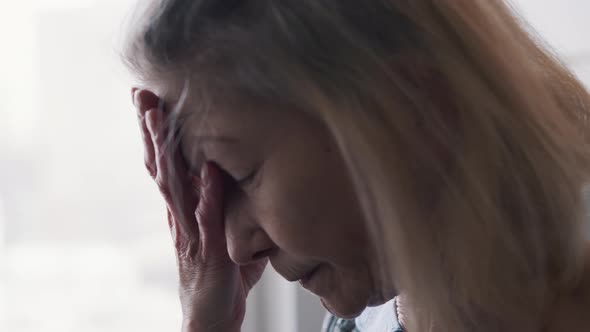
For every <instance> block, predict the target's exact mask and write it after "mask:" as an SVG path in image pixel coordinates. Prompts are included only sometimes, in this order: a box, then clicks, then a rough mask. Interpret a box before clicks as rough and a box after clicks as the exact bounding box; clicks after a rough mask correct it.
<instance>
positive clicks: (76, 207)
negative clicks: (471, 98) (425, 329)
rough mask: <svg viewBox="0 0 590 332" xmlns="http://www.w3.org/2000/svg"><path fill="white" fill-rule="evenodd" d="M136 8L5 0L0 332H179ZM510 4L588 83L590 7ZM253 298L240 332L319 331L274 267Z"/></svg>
mask: <svg viewBox="0 0 590 332" xmlns="http://www.w3.org/2000/svg"><path fill="white" fill-rule="evenodd" d="M132 2H133V1H131V0H100V1H98V0H0V45H1V46H0V50H1V51H0V331H7V332H28V331H45V332H53V331H55V332H58V331H59V332H69V331H84V332H92V331H121V332H123V331H125V332H127V331H144V332H151V331H179V330H180V318H181V316H180V308H179V304H178V299H177V296H176V294H177V292H176V274H175V272H176V270H175V265H174V264H175V263H174V262H175V261H174V255H173V251H172V246H171V241H170V238H169V233H168V230H167V225H166V222H165V218H164V216H165V214H164V207H163V204H162V201H161V199H160V197H159V194H158V192H157V190H156V188H155V186H154V185H152V183H151V180H150V179H149V177H148V175H147V172H146V171H144V168H143V152H142V146H141V142H140V139H139V132H138V129H137V125H136V119H135V114H134V110H133V108H132V105H131V98H130V92H129V91H130V85H131V82H132V80H131V78H130V77H129V76H128V74H127V72H126V71H125V69H124V68H123V66H122V65H121V64H120V61H119V57H118V54H117V49H118V47H119V43H120V41H121V39H122V34H123V31H124V27H125V26H124V24H123V22H124V21H125V19H126V17H128V16H129V14H130V8H131V5H132ZM516 5H517V6H518V7H519V8H520V10H521V11H522V13H523V14H524V15H525V17H526V18H528V19H529V20H530V22H531V23H532V25H533V26H534V27H535V28H536V29H537V31H538V32H539V33H540V34H541V35H542V36H544V37H545V38H546V39H547V40H548V42H549V43H550V45H552V46H553V48H554V49H555V50H556V51H557V53H558V54H560V55H561V56H562V57H563V59H564V60H565V61H566V63H568V64H569V65H570V66H571V68H572V69H573V70H574V71H575V72H576V73H577V74H578V75H579V77H580V78H581V79H582V80H584V82H585V83H586V84H587V86H590V38H588V36H587V33H588V31H590V20H588V18H587V14H588V13H590V1H588V0H519V1H516ZM249 301H250V302H249V307H248V313H247V319H246V323H245V325H244V328H243V331H245V332H255V331H256V332H266V331H268V332H270V331H286V332H294V331H319V329H320V326H321V319H322V317H323V315H324V312H323V309H322V307H321V306H320V305H319V302H318V301H317V300H316V299H315V298H314V297H313V296H311V295H309V294H307V293H306V292H304V291H302V290H301V289H299V287H298V285H296V284H290V283H287V282H285V281H282V280H280V279H279V278H278V277H277V276H276V275H275V274H274V273H273V272H272V271H270V270H269V271H267V273H266V274H265V276H264V279H263V281H262V283H261V284H260V285H259V286H257V288H256V290H255V291H254V293H253V294H252V296H251V298H250V299H249ZM279 326H281V327H279ZM285 326H289V328H285Z"/></svg>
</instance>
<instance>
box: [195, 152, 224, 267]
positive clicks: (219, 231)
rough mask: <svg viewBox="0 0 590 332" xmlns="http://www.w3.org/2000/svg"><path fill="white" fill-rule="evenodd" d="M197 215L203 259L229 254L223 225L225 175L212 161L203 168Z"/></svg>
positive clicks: (205, 260) (208, 259) (207, 259)
mask: <svg viewBox="0 0 590 332" xmlns="http://www.w3.org/2000/svg"><path fill="white" fill-rule="evenodd" d="M195 215H196V219H197V223H198V225H199V230H200V232H199V233H200V236H199V237H200V239H199V240H200V243H201V258H202V259H203V261H204V262H207V261H210V260H211V259H215V258H216V257H225V256H227V255H228V254H227V248H226V242H225V232H224V225H223V222H224V221H223V219H224V218H223V175H222V174H221V172H220V170H219V169H218V168H217V166H216V165H215V164H213V163H211V162H207V163H205V164H204V165H203V167H202V169H201V179H200V197H199V204H198V205H197V210H196V213H195Z"/></svg>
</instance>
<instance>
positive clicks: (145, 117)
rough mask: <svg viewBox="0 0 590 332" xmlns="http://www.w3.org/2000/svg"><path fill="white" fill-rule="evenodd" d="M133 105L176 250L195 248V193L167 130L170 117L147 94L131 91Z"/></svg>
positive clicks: (154, 97)
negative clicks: (191, 246) (166, 213)
mask: <svg viewBox="0 0 590 332" xmlns="http://www.w3.org/2000/svg"><path fill="white" fill-rule="evenodd" d="M132 93H133V98H134V99H133V100H134V105H135V107H136V108H137V118H138V121H139V124H140V129H141V133H142V137H143V142H144V146H145V165H146V168H147V169H148V171H149V173H150V175H151V176H152V178H153V179H154V181H155V182H156V184H157V186H158V188H159V190H160V192H161V193H162V196H163V197H164V200H165V201H166V205H167V207H168V213H169V216H168V222H169V226H170V230H171V233H172V237H173V239H174V241H175V245H176V246H177V248H181V247H186V246H187V245H188V243H192V242H194V243H195V244H198V236H199V234H198V228H197V223H196V220H195V216H194V211H195V208H196V206H197V202H198V193H197V192H196V191H195V188H193V184H192V182H191V181H190V174H189V172H188V170H187V167H186V165H185V161H184V158H182V154H181V151H180V149H179V146H178V145H179V141H178V137H175V135H174V128H171V127H170V126H171V120H170V119H169V117H170V114H169V113H168V112H166V110H165V109H164V105H163V103H162V101H161V99H160V98H158V96H156V95H155V94H154V93H152V92H150V91H148V90H140V89H133V90H132Z"/></svg>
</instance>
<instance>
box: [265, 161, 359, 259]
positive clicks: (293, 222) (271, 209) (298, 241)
mask: <svg viewBox="0 0 590 332" xmlns="http://www.w3.org/2000/svg"><path fill="white" fill-rule="evenodd" d="M308 166H309V165H308ZM283 169H284V168H283ZM333 169H334V168H332V170H333ZM301 170H307V172H305V173H303V172H300V173H298V172H290V174H289V175H286V174H285V175H283V176H280V175H279V174H277V175H276V176H274V177H273V178H272V180H271V179H270V178H267V179H269V180H268V181H266V182H265V183H263V184H261V186H260V187H259V188H258V192H257V194H256V196H255V201H256V211H257V213H256V214H257V216H258V217H259V222H260V223H261V226H262V227H263V228H264V230H265V231H266V232H267V234H268V235H269V237H271V239H273V242H274V243H276V244H277V246H279V247H280V248H281V249H283V250H285V251H288V252H291V253H293V254H297V255H301V256H307V257H316V258H322V257H324V258H326V257H330V258H331V259H338V258H337V256H340V255H344V256H348V255H351V254H354V253H350V251H354V252H358V250H356V249H358V248H359V246H364V245H365V244H366V235H365V231H364V226H363V222H362V217H361V214H360V209H359V208H358V204H357V203H356V199H355V198H354V194H353V193H352V190H351V189H350V188H348V187H347V186H345V185H344V184H345V183H346V182H345V181H344V180H343V176H338V174H337V173H335V172H328V171H323V169H322V168H319V167H316V168H315V169H313V171H312V170H310V169H309V168H305V169H303V168H302V169H301ZM267 176H271V174H267ZM364 247H366V246H364ZM354 248H356V249H355V250H353V249H354ZM349 258H350V257H341V259H342V260H347V259H349Z"/></svg>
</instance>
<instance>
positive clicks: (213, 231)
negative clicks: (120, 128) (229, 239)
mask: <svg viewBox="0 0 590 332" xmlns="http://www.w3.org/2000/svg"><path fill="white" fill-rule="evenodd" d="M132 93H133V100H134V104H135V107H136V108H137V112H138V113H137V114H138V120H139V125H140V128H141V133H142V137H143V143H144V146H145V165H146V167H147V169H148V171H149V173H150V175H151V177H152V178H153V179H154V181H155V182H156V184H157V186H158V188H159V189H160V192H161V193H162V196H163V197H164V201H165V202H166V207H167V209H168V225H169V227H170V231H171V233H172V240H173V242H174V246H175V249H176V258H177V263H178V264H177V265H178V272H179V276H180V282H179V284H180V302H181V305H182V313H183V331H186V332H188V331H190V332H193V331H194V332H206V331H217V332H223V331H239V330H240V326H241V325H242V321H243V320H244V315H245V310H246V296H247V295H248V292H249V291H250V289H251V288H252V287H253V286H254V284H255V283H256V282H257V281H258V280H259V279H260V276H261V275H262V272H263V270H264V267H265V266H266V261H260V262H257V263H255V264H252V265H247V266H238V265H236V264H235V263H233V261H232V260H231V259H230V257H229V254H228V252H227V246H226V241H225V233H224V224H223V220H224V217H223V188H224V185H223V181H224V179H223V174H222V173H221V171H220V170H219V168H217V166H216V165H215V164H213V163H210V162H208V163H206V164H204V166H203V167H202V170H201V175H200V177H196V176H191V174H190V173H189V171H188V170H187V167H186V165H185V161H184V158H183V157H182V154H181V152H180V149H179V147H178V145H179V144H178V142H177V137H172V136H171V135H170V134H171V133H173V132H174V129H173V128H169V113H168V112H167V110H166V109H165V107H164V105H163V103H162V102H161V101H160V99H159V98H158V97H157V96H156V95H155V94H153V93H152V92H150V91H147V90H139V89H133V92H132Z"/></svg>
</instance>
